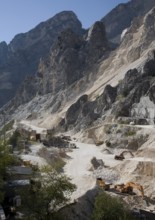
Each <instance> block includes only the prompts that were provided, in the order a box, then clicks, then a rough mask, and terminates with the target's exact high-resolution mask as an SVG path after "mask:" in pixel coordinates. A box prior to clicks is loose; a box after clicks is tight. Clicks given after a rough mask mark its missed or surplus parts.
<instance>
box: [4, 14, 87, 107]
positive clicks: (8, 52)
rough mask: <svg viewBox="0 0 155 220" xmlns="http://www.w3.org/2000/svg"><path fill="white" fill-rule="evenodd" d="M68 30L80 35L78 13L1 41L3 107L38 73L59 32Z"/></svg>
mask: <svg viewBox="0 0 155 220" xmlns="http://www.w3.org/2000/svg"><path fill="white" fill-rule="evenodd" d="M68 29H70V30H72V31H73V32H74V33H76V34H77V35H81V34H82V33H83V29H82V25H81V22H80V21H79V20H78V18H77V16H76V15H75V14H74V13H73V12H71V11H64V12H61V13H58V14H57V15H55V16H54V17H53V18H50V19H48V20H47V21H45V22H42V23H40V24H39V25H37V26H36V27H35V28H33V29H32V30H30V31H28V32H27V33H22V34H18V35H16V36H15V37H14V39H13V40H12V41H11V42H10V44H9V45H7V44H6V43H3V42H2V43H1V44H0V76H3V77H2V79H1V88H0V93H1V95H0V106H2V105H4V104H5V103H6V102H7V101H9V100H10V99H11V98H12V97H14V95H15V93H16V91H17V89H18V88H19V86H20V84H21V82H22V81H23V80H24V79H25V77H26V76H28V75H35V74H36V72H37V69H38V64H39V62H40V60H41V59H42V58H44V57H46V56H47V55H48V54H49V52H50V48H51V47H52V46H53V44H54V43H55V41H56V39H57V38H58V36H59V35H60V33H61V32H63V31H65V30H68ZM6 85H9V86H6Z"/></svg>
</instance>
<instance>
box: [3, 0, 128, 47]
mask: <svg viewBox="0 0 155 220" xmlns="http://www.w3.org/2000/svg"><path fill="white" fill-rule="evenodd" d="M124 2H128V0H0V41H6V42H7V43H9V42H10V41H11V40H12V38H13V37H14V36H15V35H16V34H19V33H24V32H27V31H29V30H30V29H32V28H34V27H35V26H36V25H37V24H39V23H40V22H42V21H45V20H47V19H49V18H51V17H53V16H54V15H55V14H57V13H59V12H61V11H64V10H72V11H74V12H75V13H76V15H77V16H78V18H79V20H80V21H81V22H82V25H83V27H84V28H88V27H90V26H91V25H92V24H93V23H94V22H95V21H97V20H100V19H101V18H102V17H103V16H104V15H105V14H107V13H108V12H109V11H110V10H111V9H112V8H114V7H115V6H116V5H118V4H119V3H124Z"/></svg>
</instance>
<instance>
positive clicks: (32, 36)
mask: <svg viewBox="0 0 155 220" xmlns="http://www.w3.org/2000/svg"><path fill="white" fill-rule="evenodd" d="M67 28H71V29H73V30H74V32H75V33H81V29H82V24H81V22H80V21H79V20H78V18H77V16H76V15H75V14H74V12H72V11H63V12H60V13H58V14H56V15H55V16H54V17H52V18H50V19H48V20H47V21H44V22H41V23H40V24H39V25H37V26H36V27H35V28H33V29H32V30H30V31H28V32H27V33H24V34H23V33H22V34H18V35H16V36H15V37H14V39H13V40H12V41H11V42H10V45H9V46H10V48H11V49H12V50H13V51H14V50H17V49H25V48H27V47H29V46H31V45H33V44H35V43H36V42H38V41H39V40H41V39H44V38H45V39H46V38H50V36H51V34H53V33H54V32H60V31H62V30H65V29H67Z"/></svg>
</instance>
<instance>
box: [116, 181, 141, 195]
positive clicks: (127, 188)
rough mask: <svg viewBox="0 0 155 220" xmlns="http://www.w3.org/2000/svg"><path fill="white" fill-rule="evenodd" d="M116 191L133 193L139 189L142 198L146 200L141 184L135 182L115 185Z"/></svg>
mask: <svg viewBox="0 0 155 220" xmlns="http://www.w3.org/2000/svg"><path fill="white" fill-rule="evenodd" d="M115 189H116V190H118V191H119V192H121V193H129V194H130V193H132V192H133V189H137V190H139V191H140V193H141V196H142V197H143V198H144V189H143V187H142V186H141V185H140V184H137V183H134V182H128V183H126V184H117V185H115Z"/></svg>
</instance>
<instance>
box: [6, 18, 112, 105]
mask: <svg viewBox="0 0 155 220" xmlns="http://www.w3.org/2000/svg"><path fill="white" fill-rule="evenodd" d="M108 52H110V46H109V43H108V41H107V38H106V33H105V27H104V25H103V23H102V22H96V23H95V24H94V25H93V26H92V27H91V29H90V30H89V32H88V33H87V34H86V35H84V36H82V35H79V34H78V33H76V32H74V30H72V29H67V30H65V31H63V32H61V34H60V35H59V36H58V38H57V40H56V41H55V43H54V44H53V46H52V47H51V50H50V53H49V56H47V57H46V58H44V59H41V60H40V63H39V66H38V70H37V75H36V76H35V77H28V78H27V79H26V80H25V81H24V82H23V83H22V85H21V87H20V89H19V90H18V92H17V94H16V96H15V98H14V99H13V100H12V101H11V103H10V105H12V103H13V105H14V108H16V107H18V106H19V105H20V104H24V103H26V102H28V101H30V100H31V99H32V98H34V97H35V96H36V95H46V94H49V93H50V94H51V96H55V97H59V98H58V99H59V101H60V103H61V102H62V101H63V102H65V101H67V100H70V99H73V98H75V97H76V96H77V95H79V94H78V93H79V91H80V90H81V91H85V90H86V88H87V86H88V85H89V81H90V80H91V75H93V78H95V72H96V69H95V66H96V62H97V61H98V60H100V59H101V58H102V59H104V56H106V54H107V53H108ZM93 67H94V70H93ZM92 72H93V73H92ZM89 78H90V79H89ZM88 79H89V80H88ZM80 80H81V81H82V83H79V82H80ZM75 88H77V92H75V90H76V89H75ZM73 93H75V94H73ZM60 97H61V98H60ZM62 99H63V100H62ZM54 109H55V108H54Z"/></svg>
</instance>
